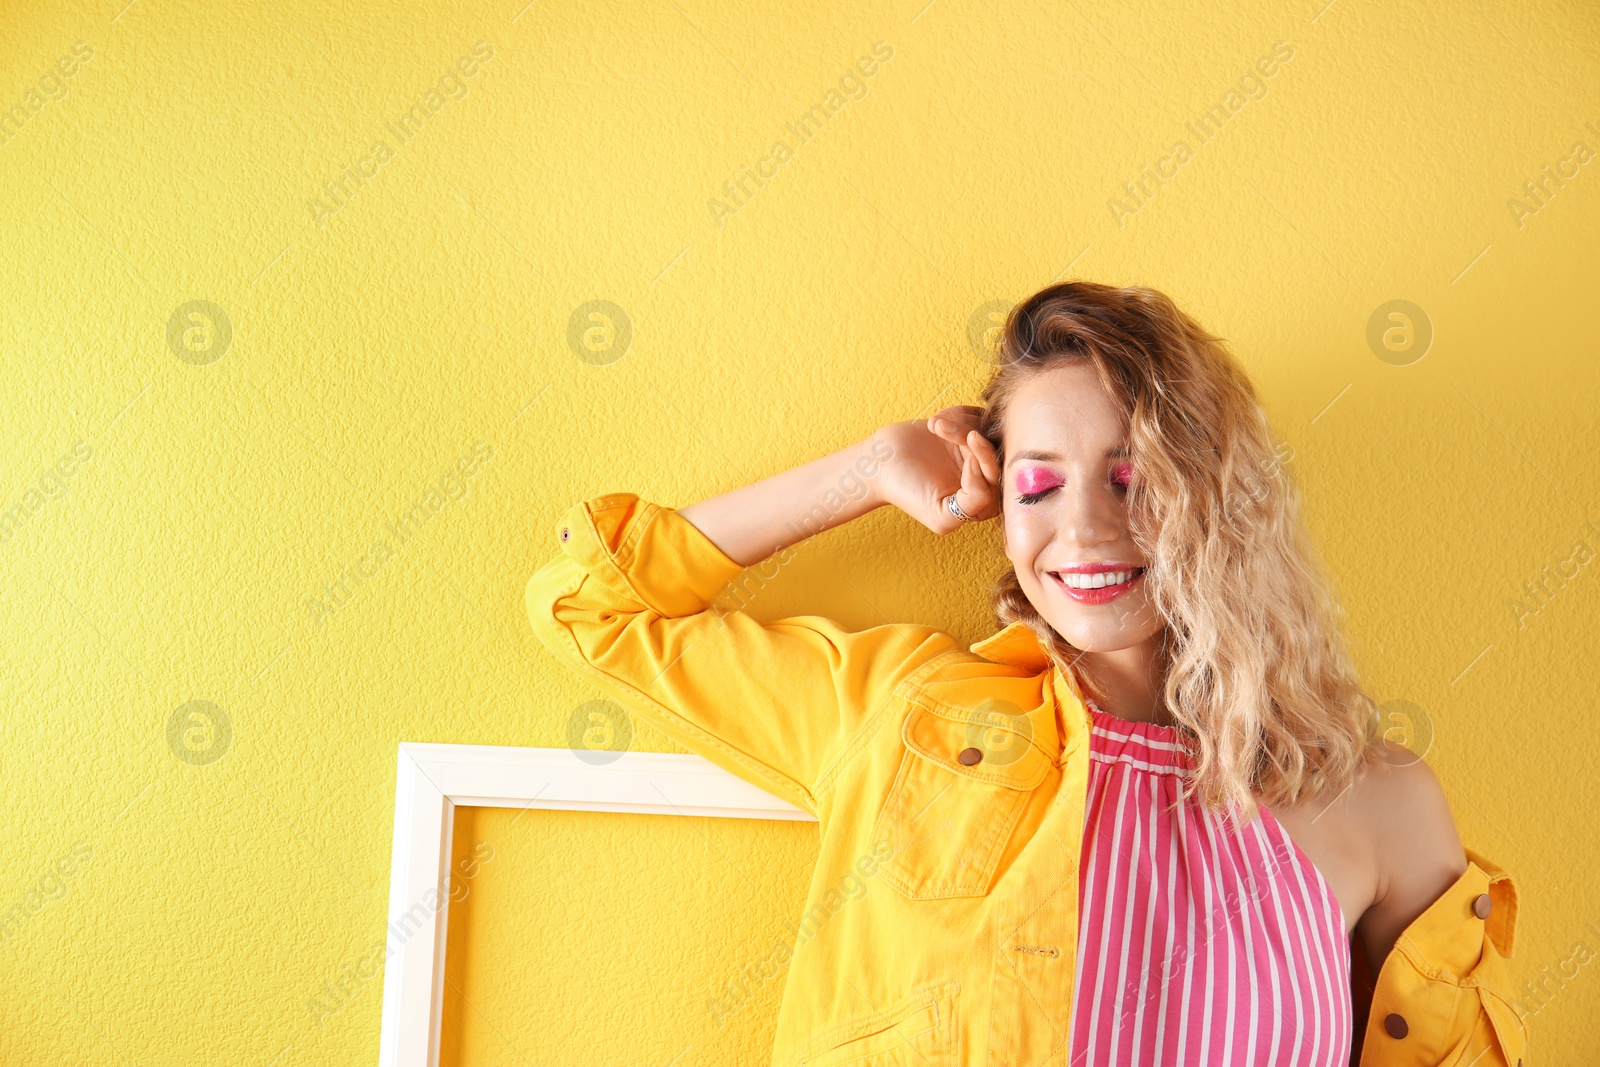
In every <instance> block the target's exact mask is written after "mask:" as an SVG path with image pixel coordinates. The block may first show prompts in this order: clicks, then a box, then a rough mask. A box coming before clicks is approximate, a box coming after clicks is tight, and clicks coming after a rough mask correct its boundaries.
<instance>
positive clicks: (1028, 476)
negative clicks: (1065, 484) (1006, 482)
mask: <svg viewBox="0 0 1600 1067" xmlns="http://www.w3.org/2000/svg"><path fill="white" fill-rule="evenodd" d="M1061 483H1062V479H1061V476H1060V475H1059V474H1057V473H1056V472H1055V471H1052V470H1050V469H1049V468H1047V467H1024V468H1023V469H1022V470H1021V471H1019V472H1018V473H1017V492H1019V493H1022V494H1023V495H1024V496H1026V495H1028V494H1031V493H1042V492H1044V491H1045V490H1046V489H1053V488H1055V487H1056V486H1058V485H1060V484H1061Z"/></svg>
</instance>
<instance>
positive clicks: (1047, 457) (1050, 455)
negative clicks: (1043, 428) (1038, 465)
mask: <svg viewBox="0 0 1600 1067" xmlns="http://www.w3.org/2000/svg"><path fill="white" fill-rule="evenodd" d="M1127 456H1128V449H1127V446H1122V447H1118V448H1111V449H1107V450H1106V459H1126V458H1127ZM1018 459H1037V460H1041V461H1043V462H1045V463H1060V462H1061V456H1060V455H1059V454H1058V453H1055V452H1039V451H1037V450H1030V451H1027V452H1018V453H1017V454H1016V455H1014V456H1011V457H1009V458H1008V459H1007V461H1006V462H1007V463H1008V464H1009V463H1010V462H1011V461H1012V460H1018Z"/></svg>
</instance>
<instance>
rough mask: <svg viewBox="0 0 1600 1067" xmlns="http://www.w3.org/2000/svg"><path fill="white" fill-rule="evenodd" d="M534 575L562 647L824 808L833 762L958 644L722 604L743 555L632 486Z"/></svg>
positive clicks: (576, 663)
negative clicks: (905, 683) (920, 673)
mask: <svg viewBox="0 0 1600 1067" xmlns="http://www.w3.org/2000/svg"><path fill="white" fill-rule="evenodd" d="M552 540H553V542H554V543H555V544H557V545H559V547H560V554H559V555H557V556H555V557H554V558H553V559H551V560H550V561H549V562H548V563H546V564H545V565H544V566H542V567H540V568H539V570H538V571H536V572H535V573H534V575H533V576H532V577H531V578H530V579H529V580H528V584H527V590H526V602H527V610H528V619H529V622H530V623H531V625H532V626H533V630H534V633H535V634H536V635H537V636H538V638H539V640H540V641H541V642H542V643H543V644H544V645H545V647H546V648H548V649H549V650H550V651H551V652H552V653H553V654H554V655H555V656H557V657H558V658H559V659H561V660H562V661H563V662H565V663H567V664H568V665H569V666H571V667H573V668H574V669H576V670H577V671H579V672H580V673H582V674H583V675H584V676H585V677H587V678H589V679H590V681H592V682H593V683H594V684H595V685H596V687H597V688H599V689H600V690H602V691H603V692H604V693H605V694H606V695H608V696H610V697H611V698H612V699H614V700H615V701H616V702H617V703H618V704H620V705H622V706H623V707H624V708H626V709H627V710H628V711H629V712H631V713H634V714H636V715H638V716H640V717H642V718H644V719H645V720H647V721H649V722H651V723H654V724H655V725H656V726H657V727H659V728H660V729H661V730H662V731H663V732H664V733H666V734H667V735H669V736H671V737H673V738H674V739H676V740H677V741H679V742H680V743H682V744H683V745H684V746H685V747H686V748H688V749H689V750H690V751H693V752H697V753H699V754H700V755H702V756H704V757H706V758H707V759H709V760H711V761H712V762H713V763H716V764H717V765H719V766H721V767H723V768H724V769H726V770H728V771H729V772H731V773H733V774H735V775H737V776H739V777H740V778H743V779H745V780H747V781H750V782H752V783H753V784H755V785H757V786H760V787H761V788H763V789H766V790H767V791H768V792H770V793H773V794H774V795H776V796H779V797H782V798H783V799H785V800H787V801H789V802H790V803H792V804H794V805H796V806H797V807H799V808H801V809H803V810H805V811H808V812H810V813H811V814H813V815H816V814H817V812H818V804H819V799H820V797H821V796H822V795H823V794H825V793H826V792H827V791H828V790H829V789H830V788H831V785H832V781H833V778H834V775H835V771H836V768H837V767H838V765H839V764H840V763H841V762H843V760H844V757H845V756H846V755H847V754H848V753H850V752H851V751H853V750H854V745H855V743H856V742H857V740H858V739H860V738H862V737H864V736H865V735H866V733H867V732H869V730H870V729H871V727H872V726H873V725H874V716H875V715H877V714H878V713H880V712H882V711H884V710H885V709H886V708H887V707H888V706H889V703H890V700H891V697H892V694H893V690H894V688H895V687H896V686H897V685H898V684H899V683H900V681H901V680H902V679H904V678H905V677H907V676H908V675H909V674H910V673H911V672H913V671H915V670H917V669H918V668H919V667H921V666H922V665H924V664H926V663H928V662H929V661H931V660H932V659H933V658H934V657H936V656H938V655H939V654H940V653H942V652H945V651H948V650H949V649H952V648H956V647H958V645H957V642H956V641H955V639H954V638H952V637H950V636H949V635H947V634H945V633H943V632H941V631H939V630H937V629H935V628H933V627H930V626H921V625H916V624H911V623H901V624H887V625H882V626H875V627H871V628H869V629H866V630H858V631H851V630H846V629H845V628H843V627H842V626H840V625H839V624H837V623H835V622H833V621H832V620H830V619H826V618H823V617H821V616H816V615H800V616H792V617H789V618H784V619H778V620H776V621H774V622H769V623H762V622H759V621H757V620H756V619H755V618H753V617H752V616H750V615H749V614H747V613H745V612H743V611H739V610H730V609H726V608H723V607H721V606H719V605H717V604H715V603H713V601H714V600H715V599H716V597H717V596H718V594H720V593H721V592H722V590H723V589H724V588H725V587H726V586H727V584H728V583H729V582H730V581H731V580H732V579H733V578H734V577H735V576H737V575H738V574H739V573H740V572H742V571H743V570H744V567H743V566H741V565H740V564H739V563H737V562H736V561H734V560H733V559H731V558H729V557H728V556H727V555H726V554H725V553H724V552H723V551H722V550H721V549H720V548H718V547H717V546H716V544H715V543H714V542H713V541H711V539H710V538H708V537H706V535H705V534H703V533H702V532H701V531H700V530H699V528H698V527H696V526H695V525H694V524H693V523H691V522H689V521H688V520H687V519H685V518H683V516H681V515H679V514H678V513H677V511H675V510H674V509H672V508H669V507H665V506H662V505H659V504H655V503H652V502H650V501H647V500H643V499H641V498H640V497H639V496H637V495H636V494H633V493H611V494H608V495H605V496H598V497H593V498H591V499H588V500H585V501H582V502H581V503H578V504H576V505H574V506H573V507H572V508H571V509H569V510H568V511H567V513H566V514H565V515H564V516H563V517H562V518H561V519H560V520H559V522H558V523H557V526H556V529H555V531H554V536H553V539H552Z"/></svg>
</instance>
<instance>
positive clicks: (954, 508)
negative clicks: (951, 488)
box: [944, 493, 976, 522]
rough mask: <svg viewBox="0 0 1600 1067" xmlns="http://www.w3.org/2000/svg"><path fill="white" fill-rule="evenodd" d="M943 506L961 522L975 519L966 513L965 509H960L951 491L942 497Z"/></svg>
mask: <svg viewBox="0 0 1600 1067" xmlns="http://www.w3.org/2000/svg"><path fill="white" fill-rule="evenodd" d="M944 507H945V510H946V511H948V512H949V513H950V514H952V515H954V516H955V517H956V518H958V519H960V520H961V521H962V522H975V521H976V520H975V519H973V517H972V516H971V515H968V514H967V513H966V512H965V511H962V510H961V505H960V504H958V503H956V495H955V494H954V493H951V494H950V495H949V496H947V497H945V498H944Z"/></svg>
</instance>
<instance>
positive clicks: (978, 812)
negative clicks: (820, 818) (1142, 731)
mask: <svg viewBox="0 0 1600 1067" xmlns="http://www.w3.org/2000/svg"><path fill="white" fill-rule="evenodd" d="M1009 711H1010V706H1009V705H1006V704H1005V702H1003V701H991V702H987V703H986V704H985V705H981V706H979V707H977V708H971V709H965V708H953V707H947V706H940V707H939V708H937V709H935V708H930V707H925V706H922V705H916V706H913V707H912V709H911V711H910V713H909V714H908V715H907V716H906V719H905V722H904V724H903V726H902V728H901V739H902V740H903V742H904V743H905V748H906V751H905V752H904V754H903V755H902V756H901V758H900V768H899V770H898V772H897V773H896V775H895V779H894V783H893V784H892V785H891V786H890V787H889V793H888V796H886V797H885V798H884V802H883V807H882V808H880V809H879V812H878V818H877V822H876V824H875V825H874V829H873V836H874V840H878V841H887V842H888V843H889V845H890V848H891V849H892V855H891V856H890V858H889V859H888V860H887V861H885V862H884V863H882V864H880V865H879V867H878V877H880V878H881V879H882V880H883V881H885V882H887V883H888V884H889V885H890V886H891V887H892V888H893V889H894V890H895V891H896V892H898V893H900V894H901V895H902V896H905V897H909V898H910V899H913V900H927V899H936V898H942V897H981V896H984V895H986V894H987V893H988V892H989V890H990V888H991V887H992V886H993V884H994V874H995V869H996V867H997V866H998V865H999V862H1000V857H1001V856H1002V854H1003V853H1004V851H1005V847H1006V844H1007V843H1008V842H1009V841H1010V840H1011V835H1012V831H1013V830H1014V829H1015V828H1016V825H1017V820H1018V819H1019V818H1020V817H1021V815H1022V812H1023V810H1024V809H1025V808H1026V807H1027V804H1028V800H1029V798H1030V796H1032V793H1033V790H1034V789H1035V788H1036V787H1037V786H1038V785H1039V783H1040V782H1041V781H1043V780H1044V777H1045V775H1046V774H1048V773H1049V771H1050V767H1051V761H1050V760H1049V759H1048V758H1047V757H1046V756H1045V754H1044V752H1043V751H1042V750H1040V749H1039V748H1038V747H1037V746H1036V745H1034V744H1033V741H1032V732H1031V730H1030V729H1029V724H1028V719H1027V718H1026V717H1025V716H1024V715H1022V714H1020V709H1019V711H1018V713H1016V714H1009V713H1008V712H1009Z"/></svg>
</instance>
